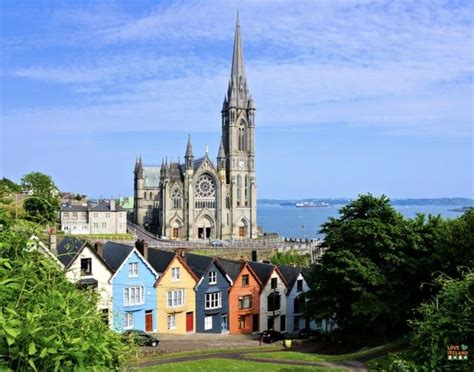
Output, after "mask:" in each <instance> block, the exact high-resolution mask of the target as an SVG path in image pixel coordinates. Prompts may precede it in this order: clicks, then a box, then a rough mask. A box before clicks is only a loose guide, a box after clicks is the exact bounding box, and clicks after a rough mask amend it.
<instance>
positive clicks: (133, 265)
mask: <svg viewBox="0 0 474 372" xmlns="http://www.w3.org/2000/svg"><path fill="white" fill-rule="evenodd" d="M137 276H138V262H130V263H129V264H128V277H129V278H134V277H137Z"/></svg>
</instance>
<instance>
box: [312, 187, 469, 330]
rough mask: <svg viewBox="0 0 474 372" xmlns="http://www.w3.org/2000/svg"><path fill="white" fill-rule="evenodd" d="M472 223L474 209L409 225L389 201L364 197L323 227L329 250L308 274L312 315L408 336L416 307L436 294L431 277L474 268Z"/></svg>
mask: <svg viewBox="0 0 474 372" xmlns="http://www.w3.org/2000/svg"><path fill="white" fill-rule="evenodd" d="M473 221H474V212H473V210H469V211H468V212H466V214H465V215H464V216H463V217H461V218H459V219H456V220H448V221H445V220H443V219H442V218H441V217H439V216H429V217H428V218H425V217H424V216H422V215H419V216H418V217H417V218H415V219H404V218H403V216H402V215H401V214H399V213H398V212H397V211H395V209H394V208H393V207H392V206H391V205H390V201H389V199H388V198H387V197H385V196H382V197H379V198H377V197H374V196H372V195H370V194H369V195H361V196H360V197H359V198H358V199H357V200H355V201H353V202H352V203H351V204H349V205H347V206H345V207H343V208H342V209H341V210H340V216H339V218H330V219H329V220H328V222H326V223H325V224H324V225H323V227H322V230H321V232H322V233H324V234H325V239H324V245H325V246H326V248H327V251H326V253H325V255H324V256H323V257H322V258H321V260H320V262H319V264H318V265H316V266H315V267H314V268H313V270H312V271H311V274H310V282H311V287H312V290H311V291H310V293H309V299H310V301H309V304H308V305H309V306H308V309H309V315H311V316H312V317H313V318H315V319H317V320H322V319H328V318H333V319H334V320H335V321H336V322H337V324H338V325H339V327H340V328H342V329H343V330H345V331H357V332H359V331H363V332H364V331H370V332H376V333H379V334H382V335H384V336H390V335H395V334H397V333H402V332H404V331H406V330H407V320H408V319H410V318H412V317H413V316H414V309H415V308H416V307H417V306H419V305H420V303H421V302H423V301H424V300H427V299H429V298H431V297H432V296H433V295H434V294H436V290H437V288H436V287H433V286H429V285H422V284H423V283H429V282H431V281H432V280H433V277H432V274H433V273H435V272H439V271H440V272H444V273H447V274H449V275H452V276H456V275H459V274H458V267H459V266H461V265H464V266H468V267H469V266H470V267H472V266H473V265H474V255H473V252H474V247H473V231H474V228H473V227H474V224H473Z"/></svg>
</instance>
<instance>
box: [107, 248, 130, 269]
mask: <svg viewBox="0 0 474 372" xmlns="http://www.w3.org/2000/svg"><path fill="white" fill-rule="evenodd" d="M133 248H134V247H132V246H130V245H125V244H120V243H114V242H106V243H105V244H104V253H103V254H102V258H103V259H104V261H105V263H106V264H107V265H108V266H109V267H110V269H111V270H112V272H116V271H117V270H118V268H119V267H120V265H122V263H123V262H124V261H125V259H126V258H127V257H128V255H129V254H130V252H131V251H132V250H133Z"/></svg>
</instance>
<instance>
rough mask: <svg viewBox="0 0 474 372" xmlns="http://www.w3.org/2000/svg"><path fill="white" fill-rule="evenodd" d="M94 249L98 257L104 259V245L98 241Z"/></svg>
mask: <svg viewBox="0 0 474 372" xmlns="http://www.w3.org/2000/svg"><path fill="white" fill-rule="evenodd" d="M94 249H95V251H96V252H97V254H98V255H99V256H100V257H104V243H102V242H99V241H97V242H95V244H94Z"/></svg>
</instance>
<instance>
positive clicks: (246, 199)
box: [244, 175, 249, 206]
mask: <svg viewBox="0 0 474 372" xmlns="http://www.w3.org/2000/svg"><path fill="white" fill-rule="evenodd" d="M244 198H245V205H246V206H247V205H248V200H249V177H248V176H247V175H246V176H245V183H244Z"/></svg>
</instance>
